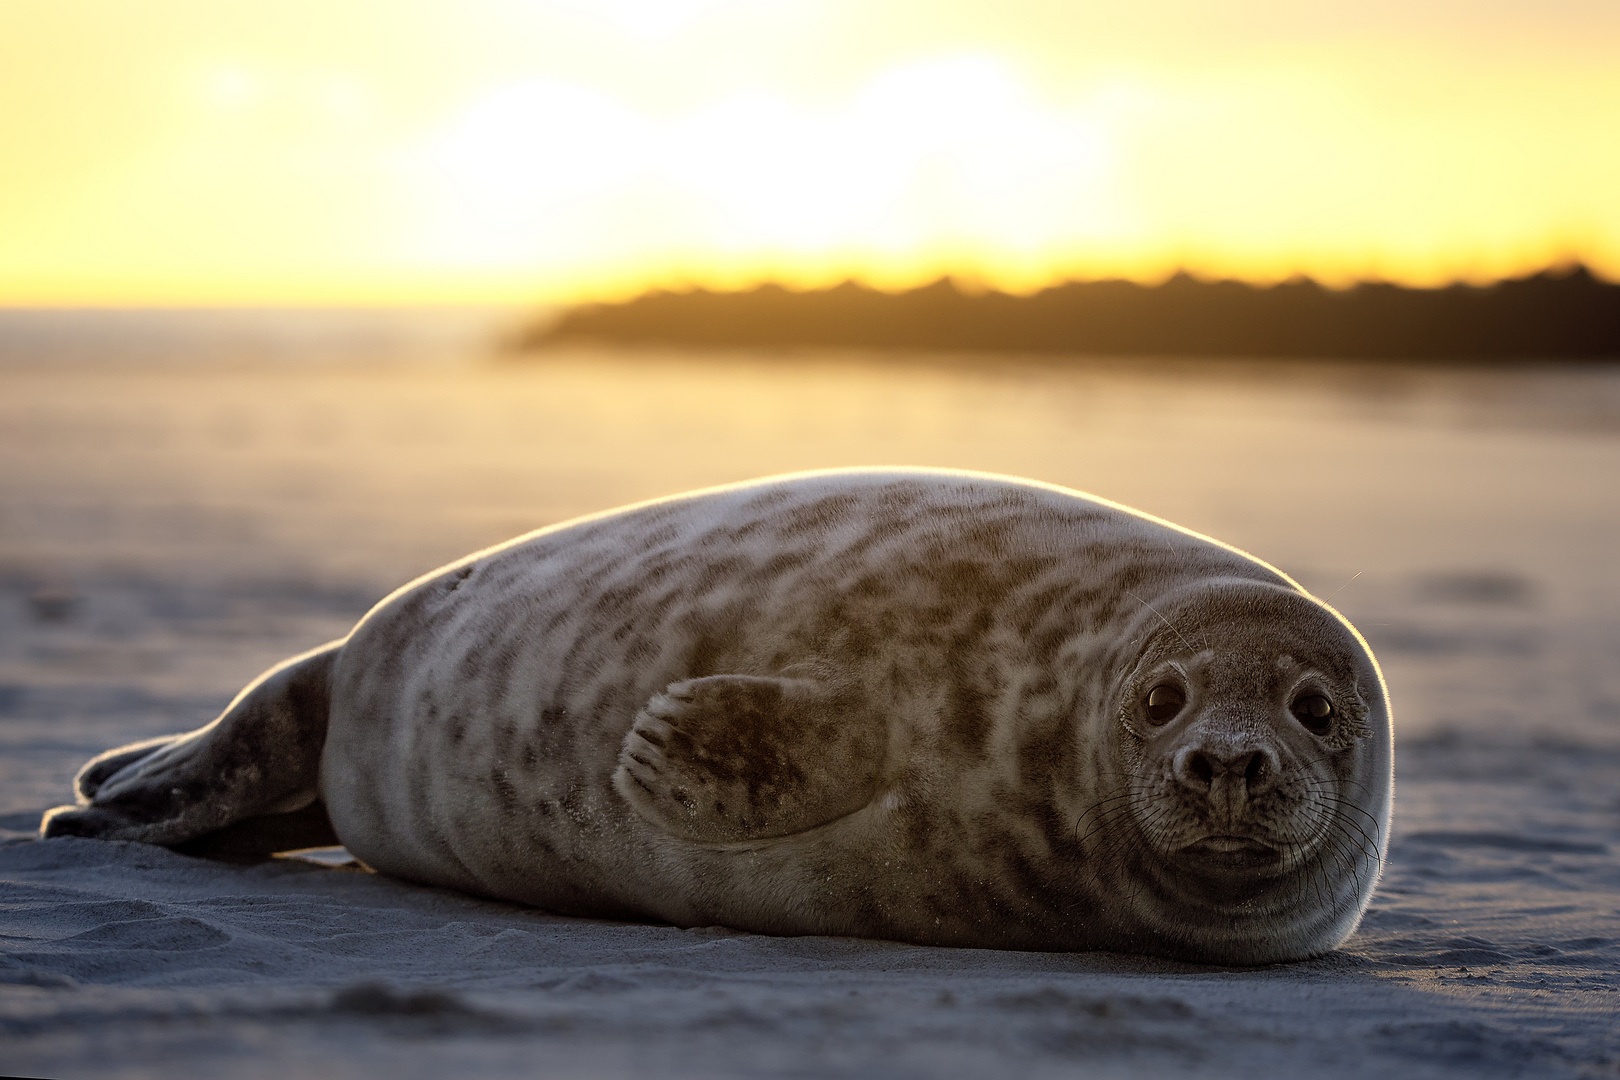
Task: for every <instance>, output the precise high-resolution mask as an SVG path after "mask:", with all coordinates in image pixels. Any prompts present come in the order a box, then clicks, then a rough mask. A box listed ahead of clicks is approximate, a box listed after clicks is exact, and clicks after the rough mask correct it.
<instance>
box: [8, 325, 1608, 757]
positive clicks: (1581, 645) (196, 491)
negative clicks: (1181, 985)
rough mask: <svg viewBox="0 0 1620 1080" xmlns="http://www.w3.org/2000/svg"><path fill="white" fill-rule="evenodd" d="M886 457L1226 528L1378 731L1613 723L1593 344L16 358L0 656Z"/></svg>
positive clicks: (316, 619) (254, 623)
mask: <svg viewBox="0 0 1620 1080" xmlns="http://www.w3.org/2000/svg"><path fill="white" fill-rule="evenodd" d="M885 464H906V465H927V466H947V467H955V468H966V469H980V470H987V471H993V472H1004V473H1013V474H1018V475H1023V476H1030V477H1035V478H1038V479H1041V480H1045V481H1050V482H1053V483H1058V484H1065V485H1069V486H1072V487H1076V488H1079V489H1081V490H1085V491H1090V492H1093V493H1096V494H1099V495H1102V496H1105V497H1108V498H1111V499H1115V500H1118V501H1120V502H1124V503H1127V504H1129V505H1132V506H1136V507H1138V508H1140V509H1143V510H1146V511H1149V512H1151V513H1154V514H1157V515H1160V516H1162V517H1166V518H1169V519H1170V520H1172V521H1176V522H1178V523H1180V524H1183V525H1186V526H1188V527H1190V528H1194V529H1197V530H1200V531H1202V532H1205V533H1208V534H1210V535H1213V536H1217V537H1219V538H1221V539H1223V540H1226V541H1228V542H1231V543H1234V544H1237V545H1238V546H1240V547H1243V548H1245V549H1247V550H1249V551H1252V552H1254V553H1255V554H1257V555H1259V556H1260V557H1262V558H1265V559H1267V560H1269V561H1271V562H1273V563H1275V564H1277V565H1279V566H1280V567H1282V568H1283V569H1284V570H1286V571H1288V572H1289V573H1292V574H1294V575H1296V576H1297V577H1298V578H1299V579H1300V580H1301V581H1302V582H1304V583H1305V584H1306V586H1307V587H1309V588H1311V589H1312V590H1313V591H1316V592H1317V593H1318V594H1319V595H1323V596H1331V597H1332V600H1333V602H1334V603H1335V604H1336V605H1337V606H1340V607H1341V608H1342V609H1343V610H1345V612H1346V613H1347V614H1348V615H1349V616H1350V617H1351V618H1352V619H1353V620H1355V621H1356V622H1357V624H1358V625H1359V626H1361V627H1362V629H1363V630H1364V632H1365V633H1366V634H1367V635H1368V637H1369V639H1370V640H1371V641H1372V643H1373V645H1374V647H1375V649H1376V650H1377V651H1378V654H1379V656H1380V658H1381V659H1382V660H1383V661H1384V663H1385V665H1386V668H1387V672H1388V675H1389V678H1390V680H1391V685H1392V690H1393V691H1394V693H1395V700H1396V705H1397V713H1398V717H1399V723H1400V724H1401V728H1402V730H1403V732H1407V733H1409V734H1410V733H1421V732H1426V731H1432V730H1435V729H1439V728H1446V727H1455V726H1458V725H1466V726H1480V725H1485V726H1489V727H1493V728H1500V729H1503V730H1512V731H1535V732H1557V733H1563V734H1571V733H1576V734H1581V733H1584V734H1581V737H1583V738H1585V737H1594V738H1595V737H1602V738H1605V739H1608V738H1610V737H1620V736H1616V729H1617V728H1620V719H1617V718H1620V664H1617V663H1616V662H1615V661H1616V659H1617V658H1620V615H1617V614H1616V612H1617V611H1620V604H1617V601H1620V564H1617V562H1616V560H1615V559H1614V557H1613V552H1614V543H1613V537H1614V536H1615V535H1617V531H1620V497H1617V495H1616V490H1617V488H1616V484H1615V482H1614V477H1616V476H1620V367H1617V366H1591V367H1584V368H1559V367H1549V368H1543V369H1530V368H1517V369H1498V370H1469V369H1461V368H1435V369H1424V368H1400V367H1390V366H1366V365H1361V366H1357V365H1347V364H1323V363H1314V364H1289V363H1264V364H1262V363H1232V362H1211V361H1197V362H1186V363H1175V362H1140V361H1133V362H1130V363H1123V362H1119V363H1115V362H1109V361H1104V360H1074V361H1070V362H1057V361H1052V362H1038V363H1037V362H1030V361H1027V360H1018V359H1006V358H1001V359H998V358H980V359H976V360H966V359H963V358H949V357H932V358H931V357H912V358H907V359H901V360H897V359H884V358H880V357H862V356H854V355H848V354H832V353H813V352H794V353H783V354H777V355H764V354H758V355H729V356H712V355H698V354H691V353H684V354H674V353H669V354H657V353H647V352H625V351H612V350H597V351H588V350H580V351H573V352H566V353H555V354H548V355H546V356H544V357H539V358H532V359H528V360H524V361H504V362H503V361H496V360H487V359H475V360H461V361H458V362H449V361H444V360H437V361H434V362H417V361H412V360H408V359H401V358H398V357H396V358H395V359H394V360H392V361H389V362H377V360H376V358H375V357H372V358H370V359H368V361H367V362H365V363H348V362H341V361H324V362H319V363H286V362H282V361H281V360H279V359H278V360H274V361H265V360H263V359H260V360H254V359H252V358H251V357H248V358H244V357H241V356H232V355H229V354H228V352H227V354H226V355H221V356H215V357H211V358H203V359H195V358H194V361H193V362H185V363H174V362H165V363H155V362H150V361H147V360H141V359H138V358H135V359H131V358H129V357H127V356H126V357H124V358H123V359H119V360H114V361H107V360H105V359H103V360H100V361H95V362H92V361H90V360H87V359H85V358H84V357H83V356H81V357H79V359H77V360H73V361H72V362H67V361H64V360H62V359H61V358H60V357H58V358H56V359H55V360H54V361H50V362H47V361H45V360H43V359H40V358H37V357H36V358H32V359H31V358H29V357H26V356H24V357H21V358H16V357H14V358H13V359H12V361H11V362H9V363H7V364H5V365H0V582H4V583H5V587H6V591H5V594H4V597H3V598H0V599H3V601H4V603H3V604H0V618H3V623H0V627H3V628H4V630H5V636H4V638H3V639H0V683H4V684H9V685H13V686H23V687H27V686H35V685H46V684H50V685H57V686H78V687H83V686H86V685H92V684H95V685H106V686H108V687H131V686H133V687H144V688H146V689H147V690H148V691H151V692H154V693H155V692H158V691H159V690H161V691H162V692H163V693H171V694H173V693H179V694H199V695H204V696H206V695H207V694H212V693H224V692H227V691H228V690H229V689H230V688H231V687H234V686H237V685H240V683H241V682H242V681H243V680H245V679H246V678H247V677H249V676H251V675H252V674H253V673H254V672H255V671H257V670H258V669H259V668H260V667H262V666H263V664H265V663H268V662H269V661H270V660H273V659H275V658H276V657H277V656H279V655H284V654H285V653H286V652H289V651H292V649H294V648H302V647H306V646H307V645H310V644H314V643H316V641H318V640H322V639H323V638H324V637H328V636H335V635H336V634H339V633H341V632H342V631H343V629H344V628H345V626H346V625H347V624H348V623H349V622H350V621H351V620H352V619H353V618H354V617H355V616H356V615H358V614H359V613H360V612H362V611H363V610H364V609H365V607H366V606H367V605H368V604H369V603H371V602H372V601H374V600H375V599H377V598H378V597H380V596H381V595H383V594H384V593H385V592H387V591H388V590H389V589H391V588H392V587H394V586H396V585H398V584H400V583H402V582H404V581H406V580H408V579H410V578H411V577H414V576H416V575H417V574H419V573H422V572H424V571H427V570H429V569H431V568H432V567H434V566H436V565H438V564H439V563H442V562H444V561H446V560H448V559H451V558H454V557H456V556H459V555H461V554H463V553H465V552H467V551H469V550H473V549H475V548H477V547H481V546H484V545H487V544H491V543H495V542H498V541H500V540H503V539H505V538H507V537H509V536H512V535H514V534H517V533H520V532H523V531H527V530H529V529H532V528H535V527H538V526H541V525H545V524H549V523H552V522H556V521H560V520H564V519H566V518H569V517H572V516H575V515H578V514H583V513H588V512H592V511H597V510H602V509H606V508H610V507H613V506H617V505H621V504H624V503H627V502H631V501H635V500H639V499H646V498H652V497H656V496H660V495H665V494H670V493H673V492H678V491H683V490H687V489H690V488H694V487H699V486H704V485H710V484H717V483H724V482H729V481H734V480H741V479H746V478H749V477H754V476H760V475H765V474H770V473H779V472H786V471H791V470H799V469H812V468H826V467H835V466H850V465H885ZM53 593H61V594H62V595H64V596H72V597H78V598H79V602H77V603H76V606H74V605H71V604H70V605H69V606H70V607H71V608H72V612H71V617H68V615H67V614H64V617H62V618H60V619H56V618H53V617H51V615H52V613H51V611H50V610H49V602H50V596H51V595H53ZM41 597H44V603H45V606H44V607H41V600H40V598H41Z"/></svg>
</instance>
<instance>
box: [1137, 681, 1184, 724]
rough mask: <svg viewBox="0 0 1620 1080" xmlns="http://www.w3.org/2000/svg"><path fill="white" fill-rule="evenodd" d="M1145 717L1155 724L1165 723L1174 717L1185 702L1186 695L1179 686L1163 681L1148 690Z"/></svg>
mask: <svg viewBox="0 0 1620 1080" xmlns="http://www.w3.org/2000/svg"><path fill="white" fill-rule="evenodd" d="M1143 704H1144V705H1146V706H1147V717H1148V719H1149V720H1150V721H1152V722H1153V723H1155V724H1167V723H1169V722H1170V721H1171V720H1174V719H1175V718H1176V714H1177V713H1179V712H1181V708H1182V706H1183V705H1185V704H1187V695H1186V694H1183V693H1182V692H1181V687H1179V686H1171V685H1170V684H1169V683H1164V684H1162V685H1159V686H1155V687H1154V688H1153V689H1152V690H1149V691H1148V696H1147V700H1146V701H1145V702H1143Z"/></svg>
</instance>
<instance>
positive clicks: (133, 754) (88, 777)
mask: <svg viewBox="0 0 1620 1080" xmlns="http://www.w3.org/2000/svg"><path fill="white" fill-rule="evenodd" d="M185 737H186V733H185V732H181V733H180V734H178V735H159V736H158V737H157V738H155V739H143V740H141V741H140V742H134V743H130V744H129V745H127V746H118V747H114V748H113V749H111V750H107V751H103V752H102V753H100V754H97V755H96V756H95V757H93V758H91V759H90V760H89V761H87V762H85V764H84V768H82V769H80V770H79V775H78V776H75V777H74V778H73V789H74V790H75V791H77V792H78V793H79V798H80V799H82V800H83V801H85V802H89V801H90V800H91V799H94V798H95V797H96V792H98V791H100V790H101V786H102V785H103V784H105V783H106V782H107V781H108V779H110V778H111V777H112V776H113V775H114V774H116V773H118V772H121V771H122V770H123V769H124V767H125V766H127V765H133V764H135V762H137V761H140V760H141V759H142V758H146V757H151V756H152V755H153V754H155V753H157V752H158V751H159V750H161V749H163V748H164V747H165V746H168V745H169V744H170V743H173V742H177V741H179V740H180V739H183V738H185Z"/></svg>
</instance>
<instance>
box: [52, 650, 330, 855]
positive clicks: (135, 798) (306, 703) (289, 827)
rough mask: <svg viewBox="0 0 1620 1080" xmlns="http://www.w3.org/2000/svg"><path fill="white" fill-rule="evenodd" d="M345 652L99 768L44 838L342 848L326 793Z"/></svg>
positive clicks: (304, 660) (231, 850) (301, 660)
mask: <svg viewBox="0 0 1620 1080" xmlns="http://www.w3.org/2000/svg"><path fill="white" fill-rule="evenodd" d="M342 648H343V642H342V641H334V642H331V643H329V644H327V645H323V646H321V647H320V648H318V649H314V650H311V651H310V652H307V653H303V654H301V655H299V656H295V657H292V658H291V659H289V660H286V661H284V662H282V663H280V664H278V665H276V666H275V667H273V668H271V669H270V670H269V671H267V672H265V673H264V674H263V675H261V676H259V677H258V678H257V679H255V680H254V681H253V682H252V683H250V684H249V685H248V686H247V687H246V688H245V689H243V690H242V692H241V693H239V694H237V696H236V698H235V699H234V700H233V701H232V702H231V703H230V705H228V706H227V707H226V708H225V711H224V712H222V713H221V714H220V715H219V717H218V718H217V719H215V720H214V721H213V722H212V723H210V724H208V725H207V726H205V727H203V728H200V729H198V730H197V731H193V732H189V733H185V734H180V735H167V736H162V737H160V738H156V739H148V740H145V741H143V742H138V743H132V744H130V745H128V746H121V747H118V748H116V749H113V750H109V751H107V752H106V753H104V754H101V755H99V756H97V757H95V758H92V759H91V760H90V761H89V762H88V763H87V764H86V765H85V766H84V768H82V769H81V770H79V774H78V776H77V777H76V778H75V780H74V786H75V788H76V790H77V794H78V797H79V803H78V805H76V806H60V807H57V808H55V809H54V810H50V811H48V812H47V813H46V814H45V817H44V820H43V821H42V822H41V824H40V834H41V836H44V837H52V836H93V837H98V838H101V839H108V840H136V841H141V842H143V843H149V844H164V845H168V846H174V847H177V848H180V849H181V850H184V851H187V852H188V853H192V854H204V855H214V856H224V857H227V858H229V857H251V856H254V855H259V854H269V853H271V852H274V851H283V850H288V849H292V848H299V847H318V846H322V845H326V844H335V843H337V839H336V834H335V833H334V832H333V830H332V826H331V823H330V822H329V821H328V820H327V816H326V813H325V808H324V806H323V805H322V804H321V803H320V801H319V793H318V790H317V786H318V780H319V773H320V760H321V749H322V748H323V747H324V746H325V744H326V730H327V722H328V719H329V716H330V700H331V674H332V666H333V663H334V662H335V661H336V659H337V656H338V654H339V652H340V651H341V650H342Z"/></svg>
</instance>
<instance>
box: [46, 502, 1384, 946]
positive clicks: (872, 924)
mask: <svg viewBox="0 0 1620 1080" xmlns="http://www.w3.org/2000/svg"><path fill="white" fill-rule="evenodd" d="M1392 783H1393V781H1392V774H1391V735H1390V714H1389V708H1388V705H1387V700H1386V693H1385V688H1384V683H1383V678H1382V676H1381V675H1380V673H1379V670H1378V666H1377V663H1376V662H1375V661H1374V659H1373V656H1372V653H1371V652H1370V651H1369V649H1368V648H1367V645H1366V642H1365V641H1363V640H1362V638H1361V636H1360V635H1359V634H1357V632H1356V631H1355V630H1354V629H1353V628H1352V627H1351V626H1350V624H1349V623H1348V622H1346V621H1345V620H1344V619H1343V618H1342V617H1341V616H1340V615H1339V614H1338V613H1337V612H1335V611H1334V610H1333V609H1332V608H1330V607H1328V606H1327V605H1326V604H1324V603H1322V602H1321V601H1319V600H1317V599H1315V598H1313V597H1312V596H1310V595H1309V594H1308V593H1306V592H1305V591H1304V590H1303V589H1302V588H1300V587H1299V586H1298V585H1297V584H1295V583H1294V582H1293V581H1292V580H1290V579H1289V578H1288V577H1287V576H1285V575H1284V574H1282V573H1281V572H1279V571H1278V570H1276V569H1274V568H1272V567H1271V566H1268V565H1267V564H1265V563H1263V562H1261V561H1259V560H1258V559H1255V558H1252V557H1251V556H1249V555H1246V554H1244V553H1243V552H1241V551H1238V550H1236V549H1234V548H1232V547H1229V546H1227V545H1224V544H1221V543H1219V542H1217V541H1214V540H1211V539H1209V538H1207V537H1204V536H1200V535H1198V534H1196V533H1192V532H1189V531H1188V530H1185V529H1181V528H1178V527H1176V526H1174V525H1171V524H1169V523H1167V522H1164V521H1160V520H1158V519H1155V518H1152V517H1149V516H1147V515H1145V514H1141V513H1138V512H1136V511H1133V510H1130V509H1128V508H1126V507H1123V506H1120V505H1117V504H1114V503H1110V502H1107V501H1104V500H1102V499H1097V498H1093V497H1091V496H1088V495H1083V494H1081V493H1079V492H1075V491H1070V490H1067V489H1063V488H1058V487H1053V486H1049V485H1045V484H1039V483H1034V482H1030V481H1025V480H1018V479H1013V478H1009V477H998V476H990V475H983V474H974V473H960V472H941V471H913V470H861V471H842V472H828V473H808V474H801V475H795V476H788V477H780V478H774V479H768V480H763V481H758V482H754V483H747V484H740V485H735V486H730V487H722V488H716V489H712V490H707V491H700V492H696V493H693V494H688V495H682V496H677V497H674V498H670V499H665V500H660V501H656V502H650V503H645V504H641V505H637V506H632V507H628V508H626V509H623V510H619V511H615V512H612V513H606V514H601V515H598V516H594V517H588V518H583V519H580V520H577V521H573V522H568V523H565V524H561V525H557V526H555V527H552V528H547V529H542V530H540V531H538V532H535V533H531V534H529V535H527V536H524V537H520V538H518V539H516V540H513V541H511V542H510V543H507V544H503V545H501V546H499V547H495V548H491V549H489V550H487V551H482V552H478V553H477V554H474V555H470V556H468V557H467V558H465V559H463V560H461V561H459V562H457V563H454V564H452V565H450V566H448V567H446V568H444V569H442V570H437V571H435V572H433V573H431V574H428V575H427V576H425V577H423V578H420V579H418V580H417V581H414V582H412V583H411V584H409V585H406V586H405V587H404V588H402V589H400V590H399V591H397V592H395V593H394V594H393V595H391V596H389V597H388V598H386V599H385V600H383V601H382V602H381V603H380V604H378V605H377V606H376V607H375V608H374V609H373V610H372V611H371V612H370V613H369V614H367V615H366V616H365V618H363V619H362V620H361V621H360V623H359V624H358V625H357V626H356V627H355V628H354V630H353V632H352V633H351V634H350V635H349V636H348V637H347V638H344V639H343V640H341V641H337V642H333V643H331V644H329V645H327V646H325V647H323V648H320V649H316V650H314V651H313V652H309V653H306V654H304V655H303V656H299V657H295V658H293V659H292V660H289V661H287V662H285V663H284V664H282V665H280V666H279V667H276V668H274V669H272V670H271V671H269V672H267V673H266V674H264V675H263V676H261V677H260V678H259V679H258V680H257V681H256V682H254V683H253V684H252V685H250V686H249V687H248V688H247V689H245V690H244V691H242V693H241V694H240V695H239V696H238V697H237V698H236V700H235V701H233V702H232V703H231V704H230V706H229V707H228V708H227V709H226V710H225V712H224V713H223V714H222V715H221V716H220V717H219V719H217V720H215V721H214V722H213V723H211V724H209V725H208V726H207V727H204V728H202V729H201V730H199V731H195V732H192V733H190V734H186V735H179V736H172V737H169V738H166V739H159V740H153V741H150V742H147V743H141V744H136V745H134V746H130V747H124V748H120V749H117V750H112V751H109V752H107V753H105V754H103V755H101V756H100V757H98V758H96V759H94V760H92V761H91V762H90V763H89V764H88V765H86V766H85V768H84V769H83V771H82V772H81V773H80V775H79V778H78V781H77V784H78V789H79V795H80V802H79V805H77V806H71V807H59V808H57V809H56V810H53V811H51V812H49V813H48V814H47V815H46V818H45V820H44V821H43V823H42V825H41V831H42V834H43V835H44V836H47V837H50V836H62V835H79V836H92V837H103V838H108V839H116V840H138V841H146V842H149V843H156V844H166V845H177V844H182V843H185V842H187V841H193V840H194V839H195V838H197V837H202V836H205V835H206V834H210V833H213V832H216V831H217V830H222V829H226V828H227V827H232V826H235V825H237V824H238V823H242V822H244V821H250V820H272V819H274V818H275V816H276V815H284V816H285V815H291V816H292V817H293V818H297V819H298V820H312V819H311V817H310V815H311V814H313V815H314V819H319V821H320V825H321V829H323V830H324V829H325V828H326V822H327V821H328V820H329V822H330V829H331V830H333V831H335V834H336V837H337V838H338V839H340V840H341V842H342V843H343V844H344V845H345V846H347V847H348V849H349V850H350V851H351V852H353V854H354V855H355V856H357V857H358V858H359V859H361V860H363V861H364V862H365V863H366V864H368V865H369V866H371V867H373V868H374V869H376V870H378V871H380V872H382V873H385V874H391V875H395V876H397V877H401V878H405V879H408V880H411V881H418V882H425V883H429V884H433V885H440V886H448V887H450V888H454V889H460V890H464V891H466V892H469V893H475V894H478V895H481V896H487V897H496V898H500V899H505V900H511V901H517V902H520V903H524V904H532V905H535V906H537V907H540V908H544V909H547V910H549V911H552V912H557V913H563V914H577V915H588V916H603V917H614V918H625V919H640V920H658V921H665V922H669V923H673V924H676V925H679V926H698V925H710V924H723V925H726V926H731V927H736V928H739V929H743V930H752V931H758V932H763V933H771V934H837V935H851V936H857V937H873V938H888V939H894V940H899V941H909V942H916V943H921V944H930V945H959V946H984V947H993V948H1011V949H1045V950H1082V949H1108V950H1116V951H1125V952H1140V953H1150V954H1157V955H1161V956H1167V957H1174V958H1179V959H1183V960H1190V961H1198V962H1208V963H1220V964H1261V963H1269V962H1275V961H1287V960H1298V959H1301V958H1305V957H1310V956H1313V955H1317V954H1319V953H1322V952H1324V951H1326V950H1329V949H1332V948H1334V947H1335V946H1337V945H1338V944H1339V943H1340V942H1342V941H1343V940H1344V939H1345V938H1346V937H1347V936H1348V935H1349V934H1350V933H1351V932H1352V931H1353V930H1354V929H1355V927H1356V925H1357V923H1358V922H1359V920H1360V918H1361V913H1362V912H1363V910H1364V909H1365V907H1366V905H1367V903H1368V900H1369V898H1370V897H1371V894H1372V891H1373V888H1374V886H1375V884H1376V882H1377V880H1378V875H1379V872H1380V868H1381V866H1382V863H1383V857H1384V852H1385V846H1386V843H1387V839H1388V835H1389V828H1388V823H1389V812H1390V796H1391V790H1392ZM300 808H304V809H303V811H302V813H303V817H299V815H298V814H295V813H293V812H295V811H299V810H300ZM322 808H324V815H322V814H321V813H320V810H321V809H322ZM317 831H320V830H317ZM323 835H329V834H323ZM309 839H311V841H312V843H320V842H321V838H319V837H316V836H315V835H314V834H313V833H312V834H311V836H310V837H309ZM282 846H284V847H294V846H300V845H298V844H296V843H288V842H286V837H283V838H282Z"/></svg>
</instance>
